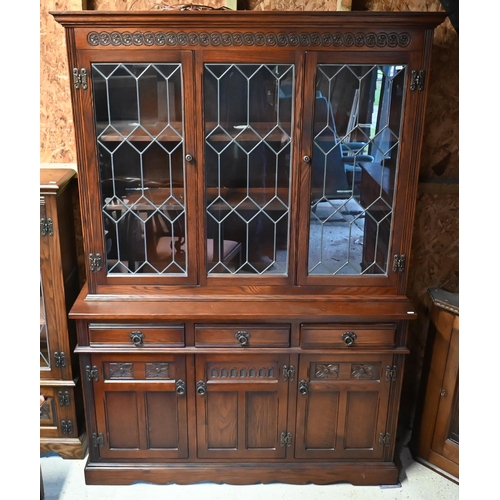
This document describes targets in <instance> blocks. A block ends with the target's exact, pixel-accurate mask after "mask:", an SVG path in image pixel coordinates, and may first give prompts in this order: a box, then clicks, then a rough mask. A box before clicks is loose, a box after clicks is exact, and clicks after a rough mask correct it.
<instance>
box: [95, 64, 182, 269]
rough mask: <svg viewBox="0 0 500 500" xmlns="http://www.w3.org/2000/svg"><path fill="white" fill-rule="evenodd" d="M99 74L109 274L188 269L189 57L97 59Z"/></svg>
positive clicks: (97, 94) (101, 170)
mask: <svg viewBox="0 0 500 500" xmlns="http://www.w3.org/2000/svg"><path fill="white" fill-rule="evenodd" d="M92 81H93V92H94V103H95V121H96V137H97V148H98V155H99V173H100V182H101V195H102V198H101V203H102V205H101V210H102V217H103V226H104V238H105V242H106V244H105V252H106V266H107V273H108V276H110V275H123V274H125V275H135V274H137V273H141V275H144V274H147V275H164V276H169V275H174V276H186V275H187V272H188V269H187V262H188V260H187V252H188V242H187V239H186V190H185V186H186V182H185V165H184V149H185V148H184V119H183V115H184V109H183V95H182V94H183V90H182V67H181V64H179V63H154V64H148V63H131V64H119V63H94V64H92Z"/></svg>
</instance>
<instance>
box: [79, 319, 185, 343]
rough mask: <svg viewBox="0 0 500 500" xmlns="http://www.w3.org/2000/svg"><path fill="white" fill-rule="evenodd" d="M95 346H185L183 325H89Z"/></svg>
mask: <svg viewBox="0 0 500 500" xmlns="http://www.w3.org/2000/svg"><path fill="white" fill-rule="evenodd" d="M89 339H90V345H91V346H93V347H97V346H98V347H118V346H120V347H155V346H168V347H184V345H185V342H184V326H183V325H168V326H158V325H109V324H91V325H89Z"/></svg>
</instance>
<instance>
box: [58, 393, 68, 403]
mask: <svg viewBox="0 0 500 500" xmlns="http://www.w3.org/2000/svg"><path fill="white" fill-rule="evenodd" d="M58 396H59V406H69V401H70V400H69V392H68V391H59V393H58Z"/></svg>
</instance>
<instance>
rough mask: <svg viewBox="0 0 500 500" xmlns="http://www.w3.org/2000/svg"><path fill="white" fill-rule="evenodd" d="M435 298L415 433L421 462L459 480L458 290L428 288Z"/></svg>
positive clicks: (416, 448) (413, 440) (417, 458)
mask: <svg viewBox="0 0 500 500" xmlns="http://www.w3.org/2000/svg"><path fill="white" fill-rule="evenodd" d="M429 295H430V297H431V299H432V310H431V322H432V323H431V327H430V331H429V338H428V348H427V356H428V359H427V361H428V363H427V365H426V367H425V369H424V370H423V376H422V388H421V392H422V401H423V404H422V405H421V406H420V407H419V408H418V410H417V418H416V424H415V428H414V431H413V435H412V448H413V454H414V456H415V458H416V460H418V461H419V462H421V463H423V464H425V465H427V466H428V467H430V468H432V469H433V470H435V471H437V472H439V473H440V474H442V475H443V476H445V477H447V478H448V479H451V480H452V481H454V482H457V483H458V480H459V377H458V372H459V349H458V344H459V331H460V328H459V307H458V293H451V292H447V291H446V290H441V289H439V288H431V289H429Z"/></svg>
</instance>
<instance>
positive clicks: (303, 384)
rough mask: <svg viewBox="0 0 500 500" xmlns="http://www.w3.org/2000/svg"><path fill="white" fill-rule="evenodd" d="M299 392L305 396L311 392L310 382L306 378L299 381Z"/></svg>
mask: <svg viewBox="0 0 500 500" xmlns="http://www.w3.org/2000/svg"><path fill="white" fill-rule="evenodd" d="M299 392H300V393H301V394H302V395H303V396H305V395H306V394H307V393H308V392H309V384H308V383H307V382H306V381H305V380H301V381H300V382H299Z"/></svg>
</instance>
